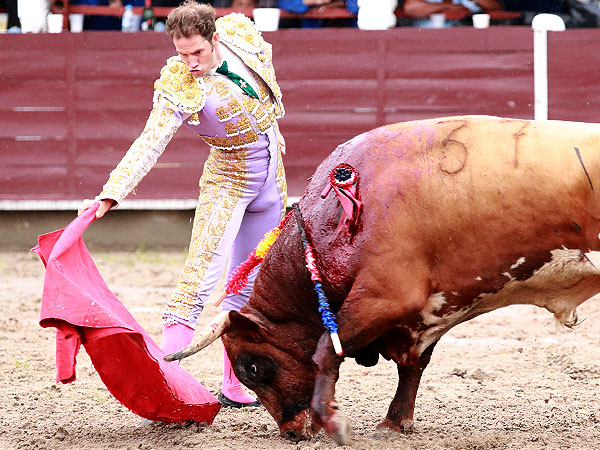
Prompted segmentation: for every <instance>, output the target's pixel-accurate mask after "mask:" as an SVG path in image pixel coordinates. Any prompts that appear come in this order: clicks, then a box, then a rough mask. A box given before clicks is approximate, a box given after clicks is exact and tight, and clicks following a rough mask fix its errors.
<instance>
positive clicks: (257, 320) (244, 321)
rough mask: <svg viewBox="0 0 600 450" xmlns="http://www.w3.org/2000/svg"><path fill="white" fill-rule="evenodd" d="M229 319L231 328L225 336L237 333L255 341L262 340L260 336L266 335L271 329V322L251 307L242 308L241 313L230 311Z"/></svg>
mask: <svg viewBox="0 0 600 450" xmlns="http://www.w3.org/2000/svg"><path fill="white" fill-rule="evenodd" d="M229 318H230V320H231V327H230V328H229V331H228V332H227V334H228V335H229V336H232V335H235V334H237V333H243V334H245V335H248V334H249V335H251V336H253V339H254V340H255V341H259V340H262V339H261V335H263V336H264V335H266V333H268V331H269V330H270V329H271V326H272V324H271V321H269V319H267V318H266V317H265V316H264V315H263V314H262V313H261V312H259V311H257V310H256V309H254V308H251V307H248V306H246V307H244V308H243V309H242V311H230V313H229Z"/></svg>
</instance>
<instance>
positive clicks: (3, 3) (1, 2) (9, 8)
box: [0, 0, 21, 30]
mask: <svg viewBox="0 0 600 450" xmlns="http://www.w3.org/2000/svg"><path fill="white" fill-rule="evenodd" d="M0 8H4V9H6V14H8V23H7V24H6V28H7V29H8V30H10V29H11V28H12V29H13V30H15V29H17V28H21V22H19V15H18V13H17V0H0Z"/></svg>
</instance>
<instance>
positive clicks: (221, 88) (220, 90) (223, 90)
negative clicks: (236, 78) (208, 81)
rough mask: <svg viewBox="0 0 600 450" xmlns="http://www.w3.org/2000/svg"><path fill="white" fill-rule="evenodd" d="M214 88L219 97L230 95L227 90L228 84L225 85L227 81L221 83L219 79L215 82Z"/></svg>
mask: <svg viewBox="0 0 600 450" xmlns="http://www.w3.org/2000/svg"><path fill="white" fill-rule="evenodd" d="M214 87H215V90H216V91H217V94H219V97H221V99H224V98H227V97H229V95H230V91H229V86H227V83H223V82H222V81H219V82H217V83H215V86H214Z"/></svg>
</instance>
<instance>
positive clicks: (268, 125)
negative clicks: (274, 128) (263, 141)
mask: <svg viewBox="0 0 600 450" xmlns="http://www.w3.org/2000/svg"><path fill="white" fill-rule="evenodd" d="M257 125H258V128H260V131H262V132H264V131H266V130H268V129H269V128H271V121H270V120H269V118H268V117H266V118H265V119H264V120H261V121H260V122H258V124H257Z"/></svg>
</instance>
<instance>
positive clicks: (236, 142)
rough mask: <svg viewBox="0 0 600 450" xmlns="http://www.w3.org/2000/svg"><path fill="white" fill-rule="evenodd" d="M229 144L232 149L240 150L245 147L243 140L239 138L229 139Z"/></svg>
mask: <svg viewBox="0 0 600 450" xmlns="http://www.w3.org/2000/svg"><path fill="white" fill-rule="evenodd" d="M231 144H232V145H233V147H234V148H241V147H244V146H245V142H244V139H243V138H242V137H241V136H234V137H232V138H231Z"/></svg>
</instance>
